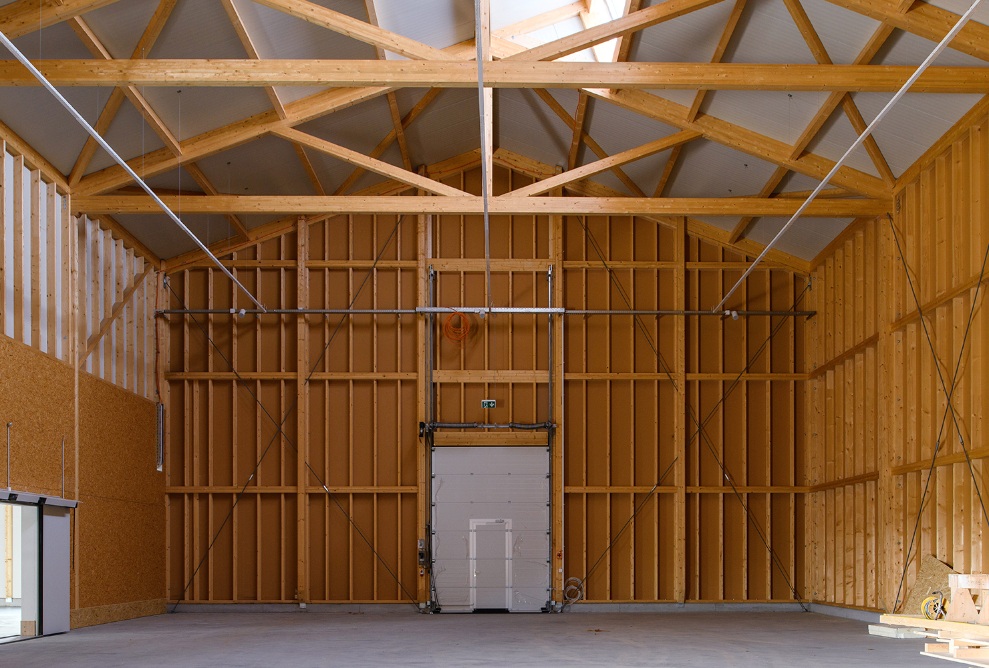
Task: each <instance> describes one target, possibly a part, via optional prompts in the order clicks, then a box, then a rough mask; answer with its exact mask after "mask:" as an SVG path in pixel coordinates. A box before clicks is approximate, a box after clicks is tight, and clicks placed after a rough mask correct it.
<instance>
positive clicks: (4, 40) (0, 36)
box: [0, 31, 266, 312]
mask: <svg viewBox="0 0 989 668" xmlns="http://www.w3.org/2000/svg"><path fill="white" fill-rule="evenodd" d="M0 44H3V45H4V46H5V47H6V48H7V50H8V51H10V53H11V54H13V56H14V58H16V59H17V60H18V61H19V62H20V63H21V65H23V66H24V67H26V68H27V69H28V71H29V72H30V73H31V74H32V75H33V76H34V78H35V79H37V80H38V81H39V82H40V83H41V85H42V86H44V87H45V89H46V90H47V91H48V92H49V93H51V94H52V95H53V96H54V97H55V99H56V100H58V102H59V104H61V105H62V106H63V107H65V110H66V111H68V112H69V115H71V116H72V118H74V119H75V120H76V122H77V123H79V125H81V126H82V127H83V129H84V130H86V132H87V133H89V136H90V137H92V138H93V139H94V140H95V141H96V143H97V144H99V145H100V146H101V147H102V148H103V150H104V151H106V152H107V153H108V154H110V157H111V158H113V160H114V161H115V162H116V163H117V164H118V165H120V166H121V167H123V169H124V171H125V172H127V174H128V175H129V176H130V177H131V178H132V179H134V181H135V182H136V183H137V184H138V185H139V186H141V189H142V190H144V192H146V193H148V195H149V196H150V197H151V199H153V200H154V201H155V203H156V204H157V205H158V206H159V207H161V210H162V211H164V212H165V215H167V216H168V217H169V218H170V219H171V220H172V221H173V222H174V223H175V224H176V225H178V226H179V227H180V228H181V229H182V231H183V232H185V233H186V235H188V237H189V238H190V239H192V240H193V241H194V242H195V244H196V245H197V246H199V248H200V250H202V251H203V252H204V253H206V255H207V256H209V258H210V259H211V260H213V262H214V263H215V264H216V266H217V267H219V268H220V271H222V272H223V273H224V274H226V275H227V276H228V277H229V278H230V280H231V281H233V282H234V284H235V285H236V286H237V287H238V288H240V289H241V290H242V291H243V292H244V294H245V295H247V297H248V298H249V299H250V300H251V301H252V302H254V305H255V306H257V307H258V308H259V309H261V311H262V312H265V311H266V309H265V307H264V305H263V304H261V302H259V301H258V300H257V298H256V297H255V296H254V295H253V294H252V293H251V291H250V290H248V289H247V288H245V287H244V286H243V284H241V282H240V281H238V280H237V278H236V277H235V276H234V275H233V273H231V271H230V270H229V269H227V268H226V267H224V266H223V263H222V262H220V260H219V259H218V258H217V257H216V256H215V255H213V253H211V252H210V250H209V248H207V247H206V244H204V243H203V242H202V241H200V240H199V237H197V236H196V235H195V234H194V233H193V232H192V230H190V229H189V228H188V227H186V225H185V223H183V222H182V220H181V219H180V218H179V217H178V216H177V215H175V212H173V211H172V210H171V209H170V208H168V205H166V204H165V203H164V202H163V201H161V198H160V197H158V195H156V194H155V192H154V190H152V189H151V187H150V186H149V185H148V184H147V183H145V182H144V179H142V178H141V177H140V176H138V175H137V172H135V171H134V170H133V169H131V166H130V165H128V164H127V162H126V161H125V160H124V159H123V158H121V157H120V155H119V154H118V153H117V152H116V151H114V150H113V147H111V146H110V145H109V144H108V143H107V142H106V140H105V139H103V137H101V136H100V133H98V132H97V131H96V130H95V129H94V128H93V126H91V125H90V124H89V122H88V121H86V119H85V118H83V117H82V115H81V114H80V113H79V112H78V111H76V109H75V107H73V106H72V104H71V103H70V102H69V101H68V100H66V99H65V98H64V97H63V96H62V94H61V93H59V92H58V90H57V89H56V88H55V87H54V86H53V85H52V84H51V82H50V81H48V79H46V78H45V75H43V74H42V73H41V72H39V71H38V68H36V67H35V66H34V65H33V64H32V63H31V61H30V60H28V59H27V56H25V55H24V54H23V53H21V51H20V49H18V48H17V47H16V46H14V43H13V42H11V41H10V39H9V38H8V37H7V35H5V34H4V33H3V31H0Z"/></svg>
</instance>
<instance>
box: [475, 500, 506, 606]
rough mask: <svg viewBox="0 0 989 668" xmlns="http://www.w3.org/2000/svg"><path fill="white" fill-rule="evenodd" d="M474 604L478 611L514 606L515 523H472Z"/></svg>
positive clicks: (477, 521) (483, 521)
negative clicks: (513, 537)
mask: <svg viewBox="0 0 989 668" xmlns="http://www.w3.org/2000/svg"><path fill="white" fill-rule="evenodd" d="M470 560H471V570H472V572H471V575H472V577H473V581H472V583H471V594H472V600H471V604H472V607H473V608H474V609H475V610H509V609H511V607H512V521H511V520H509V519H503V518H502V519H497V520H476V519H472V520H471V521H470Z"/></svg>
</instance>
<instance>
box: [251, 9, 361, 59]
mask: <svg viewBox="0 0 989 668" xmlns="http://www.w3.org/2000/svg"><path fill="white" fill-rule="evenodd" d="M234 3H235V5H236V7H237V10H238V13H239V14H240V17H241V20H242V21H243V22H244V27H245V28H246V29H247V33H248V35H250V37H251V42H252V43H253V44H254V48H255V49H257V52H258V55H259V56H260V57H261V58H310V59H311V58H320V59H331V60H374V59H375V58H377V57H378V56H377V52H376V51H375V49H374V47H373V46H371V45H370V44H367V43H366V42H361V41H359V40H356V39H354V38H352V37H347V36H346V35H342V34H340V33H338V32H334V31H332V30H328V29H326V28H323V27H321V26H317V25H314V24H312V23H309V22H307V21H303V20H302V19H297V18H295V17H294V16H290V15H288V14H286V13H285V12H282V11H279V10H277V9H271V8H270V7H265V6H264V5H259V4H257V3H255V2H251V1H250V0H234ZM316 4H318V5H321V6H323V7H326V8H328V9H332V10H333V11H335V12H339V13H341V14H345V15H347V16H351V17H353V18H356V19H360V20H361V21H367V9H366V8H365V6H364V3H363V2H352V1H344V0H321V1H320V2H317V3H316Z"/></svg>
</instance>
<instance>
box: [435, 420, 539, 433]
mask: <svg viewBox="0 0 989 668" xmlns="http://www.w3.org/2000/svg"><path fill="white" fill-rule="evenodd" d="M423 426H424V427H425V428H426V429H427V430H428V431H435V430H436V429H526V430H529V431H542V430H543V429H555V428H556V425H555V424H553V423H552V422H534V423H529V422H508V423H506V424H491V423H486V422H427V423H425V424H424V425H423Z"/></svg>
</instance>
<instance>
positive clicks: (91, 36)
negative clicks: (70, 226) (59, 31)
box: [69, 0, 180, 186]
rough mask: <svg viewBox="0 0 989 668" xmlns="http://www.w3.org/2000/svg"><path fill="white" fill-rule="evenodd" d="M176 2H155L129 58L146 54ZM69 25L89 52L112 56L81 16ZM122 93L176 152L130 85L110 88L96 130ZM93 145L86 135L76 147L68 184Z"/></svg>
mask: <svg viewBox="0 0 989 668" xmlns="http://www.w3.org/2000/svg"><path fill="white" fill-rule="evenodd" d="M177 2H178V0H161V2H159V3H158V7H157V8H156V9H155V12H154V14H152V15H151V19H150V20H149V21H148V25H147V26H146V27H145V29H144V32H143V33H142V34H141V37H140V39H138V40H137V45H136V46H135V47H134V51H133V52H132V54H131V57H132V58H135V59H140V58H143V57H144V56H146V55H147V54H148V52H149V51H150V50H151V47H152V46H154V43H155V42H156V41H157V40H158V37H159V36H160V35H161V31H162V30H163V29H164V28H165V23H166V22H167V21H168V17H170V16H171V15H172V10H174V9H175V5H176V3H177ZM70 25H71V27H72V29H73V31H74V32H75V33H76V35H77V36H78V37H79V39H80V40H81V41H82V42H83V44H84V45H86V48H88V49H89V50H90V52H91V53H93V55H95V56H97V57H99V58H102V59H103V60H112V59H113V57H112V56H111V55H110V52H109V51H107V50H106V47H104V46H103V44H102V43H101V42H100V40H99V38H98V37H97V36H96V34H95V33H93V31H92V30H91V29H90V28H89V26H88V25H87V24H86V23H85V22H84V21H83V20H82V19H81V18H77V19H75V20H73V21H72V22H71V24H70ZM125 97H127V98H128V99H130V101H131V104H133V105H134V107H135V108H136V109H137V110H138V112H139V113H140V114H141V115H142V116H143V117H144V119H145V121H146V122H147V123H148V125H149V126H151V128H152V130H153V131H154V132H155V133H156V134H158V136H159V137H160V138H161V140H162V142H163V143H164V144H165V146H166V147H168V148H170V149H171V150H172V152H173V153H177V152H180V149H179V143H178V139H176V138H175V137H174V136H173V135H172V133H171V132H170V131H169V130H168V128H167V127H166V126H165V123H164V121H162V120H161V118H160V117H159V116H158V114H157V113H155V111H154V109H152V108H151V105H150V104H148V102H147V100H146V99H145V98H144V96H143V95H141V94H140V91H138V90H137V89H136V88H134V87H130V88H129V89H125V88H124V87H117V88H115V89H114V91H113V92H112V93H111V94H110V98H109V99H108V100H107V102H106V105H105V106H104V107H103V111H102V112H100V116H99V118H98V119H97V121H96V127H95V129H96V131H97V132H98V133H100V135H103V134H104V133H105V132H106V131H107V130H108V129H109V128H110V125H111V124H112V123H113V121H114V119H115V118H116V117H117V112H119V111H120V107H121V105H123V102H124V98H125ZM97 148H98V145H97V143H96V140H95V139H93V138H92V137H86V143H85V144H83V147H82V150H80V151H79V155H78V156H77V157H76V162H75V164H74V165H73V166H72V171H71V172H69V183H70V184H72V185H73V186H75V185H76V184H77V183H79V180H80V179H81V178H82V175H83V174H84V173H85V172H86V169H87V168H88V167H89V163H90V162H91V161H92V159H93V156H94V155H96V149H97Z"/></svg>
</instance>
